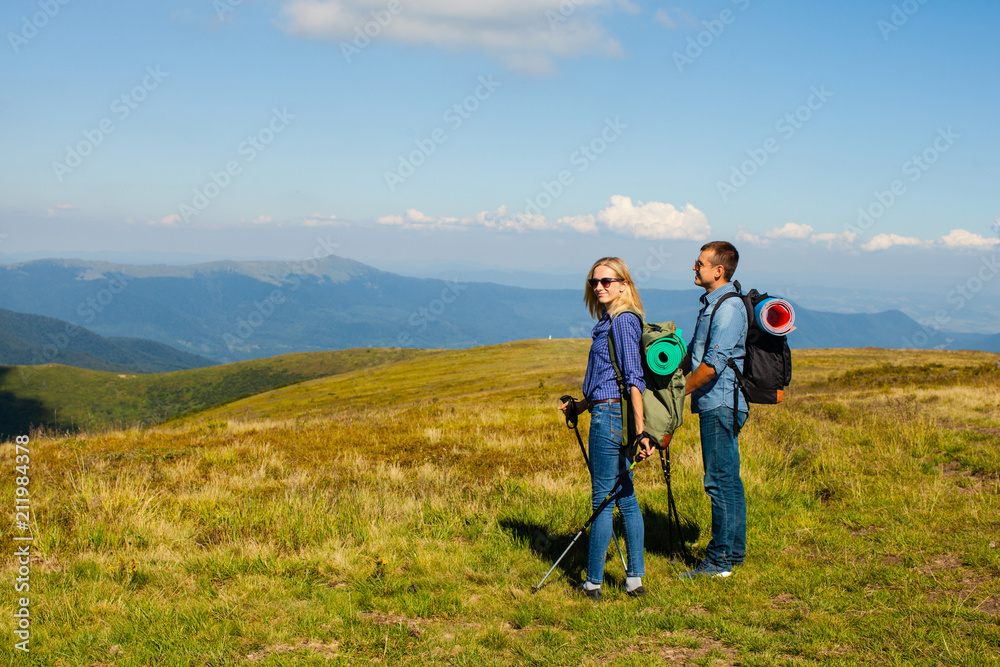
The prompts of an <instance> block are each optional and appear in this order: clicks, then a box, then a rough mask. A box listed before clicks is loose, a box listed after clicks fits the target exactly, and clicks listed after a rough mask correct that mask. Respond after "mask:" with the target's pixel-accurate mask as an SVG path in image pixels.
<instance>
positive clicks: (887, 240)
mask: <svg viewBox="0 0 1000 667" xmlns="http://www.w3.org/2000/svg"><path fill="white" fill-rule="evenodd" d="M930 244H931V242H930V241H924V240H923V239H918V238H915V237H913V236H900V235H899V234H876V235H875V236H873V237H872V238H871V239H869V240H868V241H866V242H864V243H862V244H861V249H862V250H864V251H865V252H872V251H874V250H887V249H889V248H891V247H892V246H896V245H902V246H914V247H918V248H926V247H928V246H930Z"/></svg>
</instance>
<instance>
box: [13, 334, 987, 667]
mask: <svg viewBox="0 0 1000 667" xmlns="http://www.w3.org/2000/svg"><path fill="white" fill-rule="evenodd" d="M998 360H1000V357H998V356H997V355H990V354H984V353H958V352H943V353H942V352H937V351H935V352H926V351H924V352H897V351H891V350H888V351H887V350H871V349H866V350H818V351H802V352H799V353H797V354H796V362H795V363H796V371H795V380H794V382H793V386H792V387H791V388H790V390H789V392H788V394H787V398H786V401H785V403H783V404H781V405H777V406H757V407H755V408H754V409H753V413H752V415H751V418H750V420H749V421H748V422H747V425H746V427H745V429H744V431H743V433H742V434H741V459H742V467H743V480H744V484H745V487H746V493H747V499H748V511H749V515H748V549H747V560H746V562H745V564H744V565H742V566H741V567H740V568H739V569H738V570H736V571H735V572H734V573H733V575H732V576H731V577H729V578H727V579H700V580H695V581H680V580H679V579H678V575H679V574H680V573H681V572H683V571H685V570H687V569H689V568H690V567H691V566H692V565H693V563H694V562H696V560H697V559H698V558H701V557H703V556H704V555H705V548H706V544H707V543H708V540H709V533H710V525H711V523H710V522H711V517H710V506H709V501H708V499H707V498H706V497H705V493H704V488H703V485H704V480H703V474H702V468H701V466H702V464H701V452H700V447H699V446H698V424H697V417H695V416H691V415H687V416H686V420H685V425H684V426H683V427H681V429H679V430H678V432H677V433H676V435H675V439H674V441H673V442H672V443H671V449H670V457H671V465H672V487H671V488H672V497H673V498H674V499H675V501H676V506H677V508H678V510H679V515H680V525H679V526H675V525H672V524H671V523H670V520H669V514H668V507H669V496H668V493H667V488H668V487H667V486H666V484H665V482H664V477H663V474H662V472H661V468H660V463H659V462H657V461H653V462H650V463H643V464H640V465H638V466H637V467H636V469H635V486H636V492H637V495H638V497H639V500H640V503H641V506H642V512H643V519H644V523H645V543H644V553H645V576H644V578H643V584H644V586H645V587H646V589H647V591H648V593H647V595H646V596H645V597H644V598H641V599H633V598H630V597H628V596H626V595H625V592H624V590H623V584H624V572H623V569H622V566H621V564H620V563H618V556H617V553H616V552H615V549H614V547H611V548H610V549H609V552H608V556H609V560H608V564H607V570H606V577H605V580H604V586H603V590H604V601H603V602H601V603H600V604H595V603H593V602H591V601H590V600H588V599H586V598H584V597H583V596H581V595H579V594H577V593H575V592H574V590H573V588H574V586H575V585H576V584H577V583H579V582H580V581H581V580H582V577H583V574H584V569H585V565H586V560H587V546H586V540H585V539H582V540H580V541H579V542H577V544H576V545H575V546H574V547H573V548H571V549H570V550H569V552H568V553H567V555H566V557H565V558H563V559H562V560H561V561H560V562H559V564H558V566H555V567H554V564H555V563H556V560H557V559H558V558H559V556H560V554H561V553H563V551H564V550H565V549H566V547H567V546H568V545H569V544H570V542H571V540H572V539H573V536H574V535H575V534H576V533H577V531H578V530H579V529H580V527H581V526H583V524H584V522H585V521H586V519H587V517H588V516H589V515H590V513H591V499H590V493H589V476H588V472H587V469H586V467H585V465H584V462H583V459H582V457H581V456H580V451H579V449H578V446H577V443H576V440H575V438H574V436H573V434H572V432H571V431H569V430H567V429H566V427H565V422H564V421H563V419H562V418H561V416H560V415H559V414H558V412H557V411H556V409H555V408H556V406H557V405H558V398H559V396H560V395H561V394H562V393H567V392H568V393H577V394H578V393H579V386H580V382H581V381H582V376H583V369H584V364H585V361H586V345H585V344H584V343H583V342H582V341H568V342H567V341H548V340H544V341H522V342H519V343H515V344H510V345H497V346H491V347H486V348H478V349H473V350H459V351H437V352H429V353H426V354H425V355H423V356H418V357H414V358H412V359H407V360H400V361H399V362H397V363H395V364H391V365H386V366H380V367H376V368H372V369H369V370H356V371H352V372H349V373H346V374H343V375H340V376H335V377H330V378H325V379H316V380H312V381H309V382H306V383H304V384H302V385H296V386H293V387H286V388H282V389H278V390H275V391H273V392H269V393H267V394H263V395H260V396H255V397H251V398H248V399H245V400H242V401H240V402H238V403H236V404H232V405H229V406H224V407H223V408H219V409H213V410H209V411H208V412H206V413H203V414H200V415H198V416H196V417H195V416H192V417H189V418H186V419H185V420H183V421H179V422H174V423H172V424H167V425H161V426H156V427H153V428H147V429H130V430H124V431H113V432H106V433H100V434H97V435H91V436H83V437H80V436H77V437H66V438H50V437H39V438H34V439H32V440H31V441H30V442H28V443H27V444H25V445H23V447H22V450H15V447H14V445H13V444H12V443H9V442H8V443H6V444H3V445H0V465H3V466H5V467H6V468H7V469H8V470H11V471H13V470H15V468H16V466H17V465H18V463H20V464H21V465H26V464H25V463H24V459H22V460H21V461H20V462H18V461H17V459H16V458H15V457H16V456H18V455H21V456H27V455H26V454H24V450H28V451H29V453H30V460H31V468H30V471H29V472H30V475H31V480H30V482H31V487H30V488H31V511H32V512H33V513H34V515H37V517H38V518H37V522H36V523H35V524H33V525H32V534H33V545H32V547H31V548H32V549H34V550H35V551H34V555H33V558H32V559H31V586H32V591H34V590H41V591H44V595H39V596H37V598H36V597H33V598H32V600H31V613H32V614H33V616H32V618H41V619H44V623H39V624H37V626H32V627H33V641H35V642H38V644H37V645H38V646H40V647H44V649H45V654H48V655H58V656H60V659H61V660H63V661H64V662H65V663H66V664H68V665H69V664H72V665H93V664H111V663H113V662H115V661H118V662H122V663H123V664H136V665H141V664H162V665H189V664H195V663H196V664H203V663H208V662H211V664H213V665H243V664H264V665H302V664H328V663H330V662H337V663H342V664H369V663H375V662H377V663H378V664H382V665H394V664H455V665H480V664H484V665H485V664H490V665H494V664H495V665H520V664H539V665H560V666H561V665H565V666H567V667H578V666H580V665H604V664H630V665H649V666H652V665H662V664H677V665H689V664H699V665H712V666H714V667H718V666H720V665H722V666H728V665H746V666H747V667H771V666H773V665H817V666H818V665H827V664H835V665H852V666H858V667H861V666H864V667H867V666H868V665H873V664H875V665H924V664H927V665H931V664H941V663H947V664H949V665H951V664H954V665H965V666H969V667H972V666H975V667H980V666H981V665H1000V657H998V655H997V652H996V650H995V649H996V646H998V645H1000V557H998V554H1000V544H998V543H997V541H996V527H997V525H996V521H997V516H1000V447H998V446H997V437H998V434H1000V370H998V369H997V368H996V363H997V361H998ZM352 392H353V395H352ZM580 426H581V431H583V433H584V434H586V432H587V426H588V416H587V415H586V414H584V415H582V416H581V424H580ZM585 437H586V436H585ZM15 479H16V478H15V476H14V475H13V474H9V475H6V476H3V477H0V493H2V494H4V495H5V496H6V497H8V498H10V497H14V492H15ZM19 488H20V487H19ZM21 530H22V533H23V532H24V529H21ZM17 535H18V533H17V529H16V528H15V529H14V530H8V531H4V532H3V533H2V534H0V550H3V551H4V552H6V553H14V550H15V549H17V548H18V547H19V546H20V545H22V544H24V543H22V542H15V541H14V538H15V536H17ZM619 535H620V533H619ZM19 567H20V565H19V563H18V562H17V559H13V558H8V559H6V560H5V562H4V563H3V564H0V576H3V577H6V578H7V580H8V581H14V580H15V579H16V577H17V576H18V571H19V570H18V568H19ZM553 567H554V569H553V572H552V575H551V576H550V577H549V578H548V580H547V582H546V583H545V585H544V586H543V587H542V588H541V590H539V591H538V592H537V594H533V593H532V592H531V589H532V586H535V585H536V584H538V582H539V581H540V579H541V578H542V577H543V575H545V573H546V572H547V571H548V570H549V569H550V568H553ZM5 590H6V594H5V595H6V597H3V596H0V602H2V603H3V604H6V605H8V607H9V608H16V606H15V604H16V597H17V595H18V594H17V593H16V592H15V591H14V587H13V586H8V587H5ZM2 632H6V633H7V634H6V635H4V640H5V641H13V635H12V633H11V631H10V630H6V631H0V633H2ZM34 646H35V644H33V647H34ZM38 664H42V663H38Z"/></svg>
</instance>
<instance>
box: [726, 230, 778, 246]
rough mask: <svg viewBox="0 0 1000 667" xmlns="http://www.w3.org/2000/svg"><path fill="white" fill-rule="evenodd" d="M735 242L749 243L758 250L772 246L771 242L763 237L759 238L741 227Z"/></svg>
mask: <svg viewBox="0 0 1000 667" xmlns="http://www.w3.org/2000/svg"><path fill="white" fill-rule="evenodd" d="M733 240H734V241H736V242H737V243H749V244H750V245H755V246H757V247H758V248H767V247H768V246H770V245H771V242H770V241H768V240H767V239H766V238H764V237H762V236H758V235H757V234H754V233H753V232H748V231H747V230H746V228H745V227H743V226H740V228H739V231H737V232H736V236H734V237H733Z"/></svg>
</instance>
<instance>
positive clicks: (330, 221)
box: [302, 213, 343, 227]
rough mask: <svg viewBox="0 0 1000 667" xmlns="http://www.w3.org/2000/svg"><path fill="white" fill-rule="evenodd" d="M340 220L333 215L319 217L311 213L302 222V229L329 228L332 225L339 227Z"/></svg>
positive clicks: (317, 214)
mask: <svg viewBox="0 0 1000 667" xmlns="http://www.w3.org/2000/svg"><path fill="white" fill-rule="evenodd" d="M340 224H343V223H341V221H340V220H338V219H337V216H335V215H320V214H319V213H313V214H312V215H310V216H309V217H307V218H305V219H304V220H303V221H302V226H303V227H330V226H333V225H340Z"/></svg>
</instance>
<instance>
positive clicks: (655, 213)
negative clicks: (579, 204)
mask: <svg viewBox="0 0 1000 667" xmlns="http://www.w3.org/2000/svg"><path fill="white" fill-rule="evenodd" d="M597 219H598V220H599V221H600V222H602V223H603V224H604V225H605V226H607V228H608V229H610V230H611V231H614V232H619V233H624V234H628V235H631V236H634V237H636V238H641V239H686V240H693V241H702V240H704V239H705V238H707V237H708V235H709V234H710V233H711V232H712V228H711V227H710V226H709V225H708V220H707V219H706V217H705V214H704V213H702V212H701V211H699V210H698V209H696V208H695V207H694V206H692V205H691V204H687V205H686V206H685V207H684V209H683V210H682V211H679V210H677V209H676V208H674V206H673V204H664V203H662V202H655V201H651V202H649V203H646V204H643V203H642V202H639V204H638V206H636V205H634V204H632V198H631V197H626V196H624V195H614V196H612V197H611V205H610V206H608V207H607V208H605V209H604V210H603V211H601V212H600V213H598V214H597Z"/></svg>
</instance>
